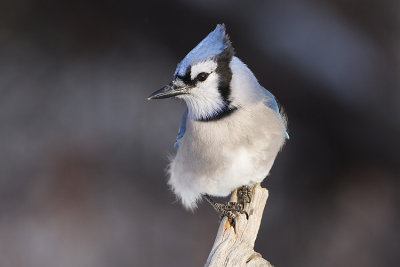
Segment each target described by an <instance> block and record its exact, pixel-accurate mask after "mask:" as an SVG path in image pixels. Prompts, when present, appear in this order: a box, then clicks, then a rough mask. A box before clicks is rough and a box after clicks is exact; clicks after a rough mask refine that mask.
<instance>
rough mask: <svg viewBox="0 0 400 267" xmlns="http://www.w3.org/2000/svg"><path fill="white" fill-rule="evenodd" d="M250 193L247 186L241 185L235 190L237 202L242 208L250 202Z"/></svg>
mask: <svg viewBox="0 0 400 267" xmlns="http://www.w3.org/2000/svg"><path fill="white" fill-rule="evenodd" d="M251 198H252V191H251V188H250V187H249V186H247V185H243V186H241V187H239V188H238V189H237V202H238V203H239V204H240V205H241V206H242V207H243V209H244V206H245V205H246V204H248V203H250V202H251Z"/></svg>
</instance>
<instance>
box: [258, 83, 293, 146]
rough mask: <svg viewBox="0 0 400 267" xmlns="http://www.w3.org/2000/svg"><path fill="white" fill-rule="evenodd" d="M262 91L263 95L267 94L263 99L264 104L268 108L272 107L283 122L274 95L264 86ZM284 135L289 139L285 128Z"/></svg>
mask: <svg viewBox="0 0 400 267" xmlns="http://www.w3.org/2000/svg"><path fill="white" fill-rule="evenodd" d="M264 92H265V95H266V96H267V97H266V98H265V101H264V103H265V105H266V106H267V107H269V108H270V109H272V110H273V111H275V112H276V113H277V114H278V115H279V118H280V119H281V121H282V123H284V121H283V118H282V115H281V113H280V112H279V106H278V103H277V102H276V99H275V96H274V95H273V94H271V92H270V91H268V90H267V89H265V88H264ZM285 136H286V139H289V134H288V133H287V130H286V129H285Z"/></svg>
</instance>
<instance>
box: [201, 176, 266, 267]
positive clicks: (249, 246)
mask: <svg viewBox="0 0 400 267" xmlns="http://www.w3.org/2000/svg"><path fill="white" fill-rule="evenodd" d="M252 193H253V196H252V200H251V202H250V203H249V204H247V205H246V206H245V210H246V211H247V213H248V214H249V218H248V219H246V215H245V214H239V215H238V217H237V218H236V219H235V225H234V226H232V225H231V224H230V223H229V220H228V219H227V218H226V217H225V218H224V219H223V220H222V221H221V224H220V226H219V229H218V233H217V237H216V238H215V241H214V245H213V247H212V249H211V252H210V255H209V256H208V259H207V262H206V264H205V266H207V267H222V266H227V267H228V266H229V267H234V266H246V267H248V266H268V267H272V265H271V264H270V263H269V262H268V261H266V260H265V259H263V258H262V256H261V254H259V253H257V252H255V251H254V242H255V241H256V238H257V234H258V230H259V228H260V224H261V219H262V215H263V211H264V207H265V204H266V203H267V199H268V190H267V189H265V188H262V187H261V186H260V184H256V185H255V186H254V187H253V188H252ZM236 199H237V192H236V190H235V191H234V192H233V193H232V196H231V200H230V201H236Z"/></svg>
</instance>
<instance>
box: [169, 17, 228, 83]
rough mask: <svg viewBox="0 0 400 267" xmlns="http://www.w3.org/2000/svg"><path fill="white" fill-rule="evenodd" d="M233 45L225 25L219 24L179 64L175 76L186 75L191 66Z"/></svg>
mask: <svg viewBox="0 0 400 267" xmlns="http://www.w3.org/2000/svg"><path fill="white" fill-rule="evenodd" d="M230 45H231V43H230V41H229V37H228V35H227V34H226V33H225V25H224V24H218V25H217V27H216V28H215V30H214V31H212V32H210V33H209V34H208V35H207V37H206V38H204V39H203V40H202V41H201V42H200V43H199V44H198V45H197V46H196V47H195V48H193V49H192V51H190V52H189V53H188V54H187V55H186V57H185V58H184V59H183V60H182V61H181V62H180V63H179V64H178V67H177V68H176V70H175V74H174V75H175V76H176V75H179V76H185V74H186V70H187V68H188V67H189V66H192V65H193V64H196V63H198V62H201V61H204V60H207V59H210V58H212V57H215V56H217V55H218V54H220V53H221V52H222V51H224V49H226V48H227V47H229V46H230Z"/></svg>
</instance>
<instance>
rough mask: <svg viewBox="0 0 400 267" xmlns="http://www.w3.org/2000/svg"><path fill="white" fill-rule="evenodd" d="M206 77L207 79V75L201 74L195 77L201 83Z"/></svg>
mask: <svg viewBox="0 0 400 267" xmlns="http://www.w3.org/2000/svg"><path fill="white" fill-rule="evenodd" d="M207 77H208V73H205V72H201V73H199V74H198V75H197V80H198V81H200V82H202V81H205V80H206V79H207Z"/></svg>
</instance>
